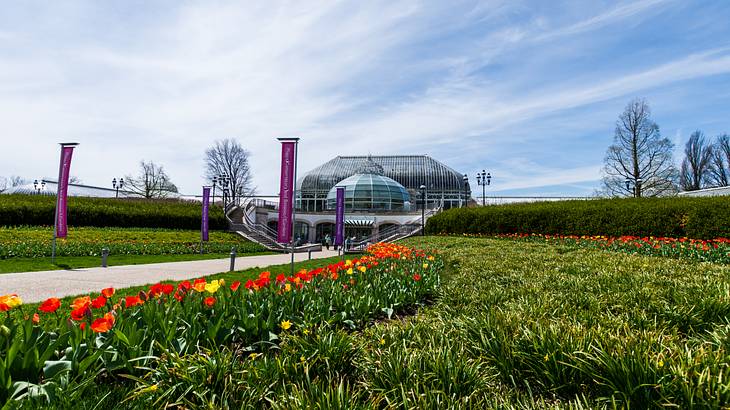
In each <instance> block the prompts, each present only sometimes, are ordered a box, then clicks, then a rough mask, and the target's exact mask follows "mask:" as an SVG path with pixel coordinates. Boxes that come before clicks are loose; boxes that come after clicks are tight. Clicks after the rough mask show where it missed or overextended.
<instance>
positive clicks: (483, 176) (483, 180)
mask: <svg viewBox="0 0 730 410" xmlns="http://www.w3.org/2000/svg"><path fill="white" fill-rule="evenodd" d="M491 182H492V174H490V173H489V172H487V171H485V170H482V172H481V173H479V172H477V184H478V185H480V186H481V187H482V206H486V205H487V185H489V184H491Z"/></svg>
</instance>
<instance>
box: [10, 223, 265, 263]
mask: <svg viewBox="0 0 730 410" xmlns="http://www.w3.org/2000/svg"><path fill="white" fill-rule="evenodd" d="M52 235H53V228H51V227H14V228H0V259H8V258H15V257H21V258H22V257H25V258H37V257H43V256H50V255H51V247H50V243H49V242H50V241H49V238H51V237H52ZM104 247H106V248H108V249H109V254H110V255H111V256H112V257H114V255H187V254H195V253H199V252H200V231H199V230H198V231H192V230H187V231H186V230H172V229H140V228H90V227H81V228H73V227H72V228H69V234H68V237H67V238H65V239H58V240H57V248H56V255H58V256H99V255H100V254H101V249H102V248H104ZM232 247H235V248H236V252H237V253H239V254H244V253H250V252H261V251H263V250H264V248H263V247H261V246H259V245H258V244H255V243H253V242H250V241H247V240H245V239H243V238H242V237H240V236H238V235H237V234H233V233H227V232H210V234H209V241H208V242H207V243H205V245H204V249H205V251H206V252H208V253H228V252H230V251H231V248H232Z"/></svg>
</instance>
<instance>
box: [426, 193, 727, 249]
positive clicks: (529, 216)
mask: <svg viewBox="0 0 730 410" xmlns="http://www.w3.org/2000/svg"><path fill="white" fill-rule="evenodd" d="M426 232H428V233H432V234H505V233H541V234H552V235H608V236H623V235H636V236H667V237H684V236H687V237H691V238H699V239H712V238H718V237H727V236H730V202H729V201H728V200H727V198H724V197H708V198H681V197H674V198H637V199H634V198H631V199H596V200H589V201H559V202H537V203H530V204H511V205H497V206H488V207H480V208H457V209H450V210H448V211H445V212H442V213H441V214H439V215H436V216H434V217H432V218H430V219H429V220H428V223H427V225H426Z"/></svg>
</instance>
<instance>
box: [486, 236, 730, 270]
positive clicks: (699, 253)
mask: <svg viewBox="0 0 730 410" xmlns="http://www.w3.org/2000/svg"><path fill="white" fill-rule="evenodd" d="M493 237H496V238H499V239H512V240H522V241H538V242H547V243H551V244H557V245H567V246H575V247H581V248H596V249H606V250H611V251H617V252H624V253H633V254H640V255H646V256H664V257H671V258H686V259H695V260H699V261H703V262H715V263H730V239H727V238H717V239H710V240H702V239H689V238H663V237H659V238H657V237H651V236H650V237H638V236H620V237H609V236H575V235H540V234H504V235H495V236H493Z"/></svg>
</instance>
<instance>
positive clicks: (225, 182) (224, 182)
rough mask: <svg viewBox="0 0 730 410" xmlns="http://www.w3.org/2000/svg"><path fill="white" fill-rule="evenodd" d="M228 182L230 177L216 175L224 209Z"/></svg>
mask: <svg viewBox="0 0 730 410" xmlns="http://www.w3.org/2000/svg"><path fill="white" fill-rule="evenodd" d="M230 180H231V177H229V176H228V174H220V175H218V183H219V184H220V187H221V192H222V193H223V208H225V207H226V194H227V193H228V192H227V191H228V183H229V182H230Z"/></svg>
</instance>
